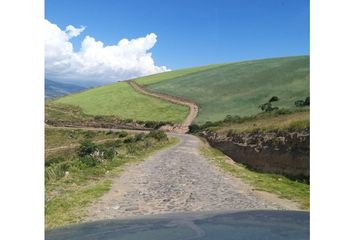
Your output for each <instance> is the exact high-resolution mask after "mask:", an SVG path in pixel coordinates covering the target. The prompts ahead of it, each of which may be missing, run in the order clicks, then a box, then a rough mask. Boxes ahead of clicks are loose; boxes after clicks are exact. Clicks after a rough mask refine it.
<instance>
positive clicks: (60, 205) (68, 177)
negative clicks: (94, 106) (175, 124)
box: [45, 129, 178, 228]
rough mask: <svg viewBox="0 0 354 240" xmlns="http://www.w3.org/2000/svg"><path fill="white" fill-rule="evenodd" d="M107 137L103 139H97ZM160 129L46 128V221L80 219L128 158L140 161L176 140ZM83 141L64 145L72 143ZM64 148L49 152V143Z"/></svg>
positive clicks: (62, 222) (56, 222)
mask: <svg viewBox="0 0 354 240" xmlns="http://www.w3.org/2000/svg"><path fill="white" fill-rule="evenodd" d="M105 139H106V140H108V141H107V142H104V143H97V141H102V140H105ZM177 141H178V140H177V139H175V138H171V139H168V137H167V135H166V134H165V133H164V132H161V131H151V132H150V133H147V134H146V133H134V134H133V133H127V132H125V131H118V132H111V131H106V132H104V131H84V130H63V129H46V159H45V222H46V224H45V226H46V228H53V227H57V226H62V225H66V224H69V223H77V222H80V221H81V220H82V219H83V218H84V217H85V214H86V212H85V211H86V210H85V209H86V207H87V206H89V205H90V204H91V203H93V202H94V201H95V200H97V199H98V198H99V197H101V196H102V195H103V194H104V193H106V192H107V191H109V189H110V187H111V184H112V181H111V179H112V177H114V176H117V174H119V173H120V172H121V171H122V169H123V166H124V165H125V164H126V163H136V162H139V161H141V160H143V159H145V158H146V157H147V156H148V155H149V154H152V153H154V152H155V151H157V150H159V149H162V148H165V147H168V146H171V145H173V144H176V143H177ZM78 142H79V144H78V145H77V146H75V147H74V148H65V146H68V144H77V143H78ZM53 146H57V147H60V146H62V147H63V149H61V150H60V151H56V152H54V153H51V154H47V151H48V149H50V147H53Z"/></svg>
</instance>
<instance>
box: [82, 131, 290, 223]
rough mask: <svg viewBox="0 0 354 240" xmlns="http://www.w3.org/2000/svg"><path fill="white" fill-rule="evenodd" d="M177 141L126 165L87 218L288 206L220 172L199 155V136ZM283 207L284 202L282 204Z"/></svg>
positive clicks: (188, 136)
mask: <svg viewBox="0 0 354 240" xmlns="http://www.w3.org/2000/svg"><path fill="white" fill-rule="evenodd" d="M170 135H172V136H175V137H177V138H179V140H180V142H179V143H178V144H177V145H175V146H173V147H170V148H168V149H165V150H162V151H160V152H158V153H156V154H155V155H153V156H151V157H149V158H147V159H146V160H145V161H144V162H142V163H140V164H137V165H129V166H128V167H127V168H126V170H125V171H124V172H123V173H122V174H121V175H120V176H119V177H118V178H116V179H115V180H114V183H113V186H112V188H111V190H110V191H109V192H108V193H107V194H105V195H104V196H103V197H102V198H101V199H99V200H98V201H97V202H96V203H95V204H93V205H92V206H91V207H90V208H89V211H88V213H89V214H88V217H87V219H86V220H87V221H94V220H99V219H113V218H121V217H129V216H141V215H152V214H161V213H172V212H191V211H214V210H245V209H287V208H288V207H286V206H285V205H284V204H280V205H279V204H278V203H277V204H275V203H274V202H272V201H269V200H266V199H265V198H262V197H261V196H260V195H258V194H257V193H256V192H255V191H253V190H252V189H251V188H250V187H249V186H248V185H246V184H245V183H243V182H242V181H240V180H239V179H237V178H234V177H232V176H229V175H228V174H225V173H224V172H222V171H221V170H219V169H218V168H216V167H215V166H214V165H213V164H212V163H211V162H210V161H209V160H208V159H206V158H204V157H203V156H201V155H200V154H199V144H201V142H200V140H199V139H198V138H197V137H195V136H193V135H187V134H170ZM284 206H285V207H284Z"/></svg>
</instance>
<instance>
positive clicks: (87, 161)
mask: <svg viewBox="0 0 354 240" xmlns="http://www.w3.org/2000/svg"><path fill="white" fill-rule="evenodd" d="M79 161H80V162H81V163H83V164H84V165H86V166H87V167H95V166H97V163H98V161H97V160H96V159H95V158H94V157H92V156H83V157H80V158H79Z"/></svg>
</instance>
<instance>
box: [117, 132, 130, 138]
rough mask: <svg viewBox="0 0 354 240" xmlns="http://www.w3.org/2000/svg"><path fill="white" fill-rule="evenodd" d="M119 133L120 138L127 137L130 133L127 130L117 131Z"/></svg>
mask: <svg viewBox="0 0 354 240" xmlns="http://www.w3.org/2000/svg"><path fill="white" fill-rule="evenodd" d="M117 135H118V137H119V138H125V137H126V136H128V133H127V132H126V131H120V132H117Z"/></svg>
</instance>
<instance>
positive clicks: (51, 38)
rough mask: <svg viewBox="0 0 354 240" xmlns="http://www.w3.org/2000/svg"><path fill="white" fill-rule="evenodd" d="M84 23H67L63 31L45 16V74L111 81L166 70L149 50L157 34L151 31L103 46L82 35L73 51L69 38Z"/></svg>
mask: <svg viewBox="0 0 354 240" xmlns="http://www.w3.org/2000/svg"><path fill="white" fill-rule="evenodd" d="M84 30H85V27H83V26H81V27H80V28H76V27H74V26H72V25H69V26H67V27H66V28H65V31H63V30H61V29H60V28H59V27H58V26H57V25H56V24H53V23H51V22H49V21H48V20H45V74H46V78H48V79H53V80H57V81H68V80H69V81H75V80H76V81H96V82H98V81H100V82H113V81H119V80H125V79H130V78H134V77H139V76H144V75H149V74H154V73H159V72H164V71H168V69H167V68H166V67H165V66H156V65H155V63H154V60H153V58H152V54H151V52H149V50H151V49H152V48H153V47H154V46H155V44H156V42H157V36H156V34H154V33H150V34H148V35H146V36H145V37H141V38H136V39H131V40H128V39H122V40H120V41H119V42H118V43H117V44H115V45H108V46H105V45H104V43H103V42H101V41H98V40H96V39H95V38H93V37H91V36H85V38H84V40H83V41H82V42H81V48H80V50H79V51H74V48H73V45H72V43H71V42H70V39H71V38H73V37H77V36H79V35H80V33H81V32H82V31H84Z"/></svg>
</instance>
